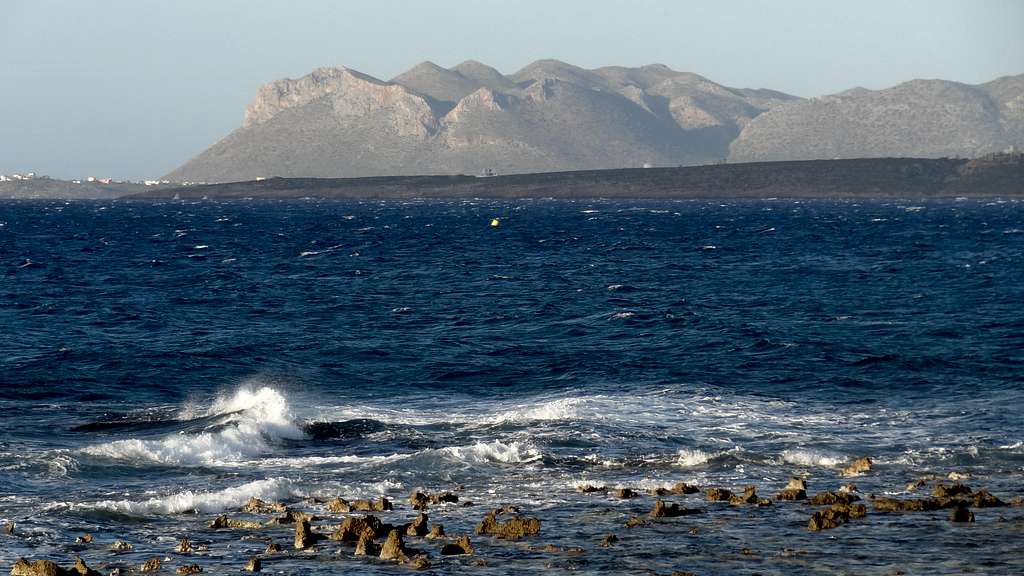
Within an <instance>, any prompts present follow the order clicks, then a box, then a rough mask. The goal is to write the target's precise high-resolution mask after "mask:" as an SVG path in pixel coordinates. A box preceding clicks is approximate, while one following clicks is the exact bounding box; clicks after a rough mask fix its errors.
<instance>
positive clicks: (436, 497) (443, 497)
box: [430, 492, 459, 504]
mask: <svg viewBox="0 0 1024 576" xmlns="http://www.w3.org/2000/svg"><path fill="white" fill-rule="evenodd" d="M458 501H459V495H458V494H452V493H451V492H441V493H439V494H431V495H430V503H431V504H455V503H456V502H458Z"/></svg>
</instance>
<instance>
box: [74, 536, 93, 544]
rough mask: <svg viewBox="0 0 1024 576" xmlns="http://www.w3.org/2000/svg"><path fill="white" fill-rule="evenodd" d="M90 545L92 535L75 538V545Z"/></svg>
mask: <svg viewBox="0 0 1024 576" xmlns="http://www.w3.org/2000/svg"><path fill="white" fill-rule="evenodd" d="M91 543H92V534H82V535H81V536H79V537H77V538H75V544H91Z"/></svg>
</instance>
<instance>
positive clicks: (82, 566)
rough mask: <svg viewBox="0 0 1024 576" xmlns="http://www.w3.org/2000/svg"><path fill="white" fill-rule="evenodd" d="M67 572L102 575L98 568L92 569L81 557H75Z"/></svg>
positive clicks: (79, 574)
mask: <svg viewBox="0 0 1024 576" xmlns="http://www.w3.org/2000/svg"><path fill="white" fill-rule="evenodd" d="M68 573H69V574H73V575H75V576H102V574H100V572H99V571H98V570H93V569H92V568H89V566H88V565H87V564H86V563H85V561H84V560H82V559H81V558H77V557H76V558H75V565H74V566H73V567H72V568H71V569H70V570H68Z"/></svg>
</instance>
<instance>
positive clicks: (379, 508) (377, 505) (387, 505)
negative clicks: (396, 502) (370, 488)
mask: <svg viewBox="0 0 1024 576" xmlns="http://www.w3.org/2000/svg"><path fill="white" fill-rule="evenodd" d="M350 506H351V508H352V510H358V511H361V512H387V511H388V510H393V509H394V507H393V506H392V505H391V501H390V500H388V499H387V498H385V497H383V496H381V497H380V499H379V500H355V501H354V502H352V503H351V504H350Z"/></svg>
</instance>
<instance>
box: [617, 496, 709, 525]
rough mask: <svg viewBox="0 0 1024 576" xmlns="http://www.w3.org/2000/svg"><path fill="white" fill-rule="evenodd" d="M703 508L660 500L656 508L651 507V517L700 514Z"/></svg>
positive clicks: (655, 505) (655, 504) (656, 503)
mask: <svg viewBox="0 0 1024 576" xmlns="http://www.w3.org/2000/svg"><path fill="white" fill-rule="evenodd" d="M701 512H703V510H698V509H692V508H681V507H680V506H679V504H676V503H672V504H671V505H668V504H665V502H664V501H662V500H658V501H656V502H655V503H654V508H652V509H651V512H650V517H651V518H676V517H679V516H689V515H691V514H700V513H701ZM628 527H629V526H627V528H628Z"/></svg>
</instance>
